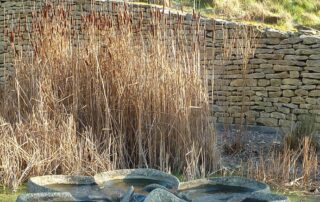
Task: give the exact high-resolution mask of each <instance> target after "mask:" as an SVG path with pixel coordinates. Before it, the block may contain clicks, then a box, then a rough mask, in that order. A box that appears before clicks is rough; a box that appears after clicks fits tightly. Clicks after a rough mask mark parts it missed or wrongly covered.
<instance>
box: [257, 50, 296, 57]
mask: <svg viewBox="0 0 320 202" xmlns="http://www.w3.org/2000/svg"><path fill="white" fill-rule="evenodd" d="M292 50H293V49H292ZM293 54H294V50H293ZM256 57H257V58H261V59H273V60H281V59H282V58H283V57H284V55H283V54H256Z"/></svg>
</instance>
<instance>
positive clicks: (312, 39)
mask: <svg viewBox="0 0 320 202" xmlns="http://www.w3.org/2000/svg"><path fill="white" fill-rule="evenodd" d="M300 38H301V39H302V40H303V42H302V43H303V44H306V45H311V44H318V43H320V37H319V36H308V35H301V36H300Z"/></svg>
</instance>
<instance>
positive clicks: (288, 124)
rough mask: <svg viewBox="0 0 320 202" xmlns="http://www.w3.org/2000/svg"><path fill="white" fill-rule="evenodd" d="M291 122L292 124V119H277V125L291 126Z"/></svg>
mask: <svg viewBox="0 0 320 202" xmlns="http://www.w3.org/2000/svg"><path fill="white" fill-rule="evenodd" d="M292 124H294V122H293V121H289V120H285V119H280V120H279V125H280V126H282V127H291V126H292Z"/></svg>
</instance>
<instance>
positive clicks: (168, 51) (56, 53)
mask: <svg viewBox="0 0 320 202" xmlns="http://www.w3.org/2000/svg"><path fill="white" fill-rule="evenodd" d="M118 9H119V10H118V14H117V15H114V16H112V17H110V16H104V15H102V14H101V13H98V12H91V13H88V14H87V15H83V16H82V18H81V19H80V20H78V21H76V20H75V19H74V18H73V17H72V8H71V7H68V6H64V5H62V4H61V5H60V4H59V5H51V4H49V5H46V6H45V7H44V9H42V10H41V12H38V13H35V14H34V15H33V18H32V22H31V25H32V26H31V27H32V29H31V31H30V33H29V36H30V38H29V45H30V47H31V51H30V52H19V50H18V49H16V51H15V53H16V56H15V65H14V68H15V70H16V73H15V77H14V78H13V79H12V80H11V81H10V82H9V83H8V84H7V85H6V86H4V88H3V89H2V91H1V94H0V97H1V99H0V106H1V107H0V116H1V119H0V165H1V167H0V183H1V184H4V185H6V186H7V187H10V188H13V189H14V188H16V187H17V186H18V185H19V184H21V183H22V182H24V181H25V180H26V179H27V178H28V177H30V176H34V175H44V174H61V173H63V174H73V175H75V174H76V175H79V174H94V173H96V172H99V171H105V170H112V169H121V168H135V167H152V168H157V169H161V170H164V171H168V172H170V171H172V172H178V173H184V175H185V176H186V177H187V178H194V177H200V176H205V175H206V173H207V172H210V171H211V170H213V169H215V167H216V166H217V162H218V160H217V156H218V153H217V151H216V148H215V135H214V132H213V128H212V125H211V123H210V122H209V119H208V114H209V105H208V95H207V91H208V90H207V85H206V83H205V82H203V80H202V79H201V78H202V73H201V72H204V71H202V69H201V68H202V67H201V65H200V64H199V63H198V61H199V58H198V57H199V48H197V46H196V44H195V46H194V47H195V48H194V51H192V52H189V51H188V50H187V49H186V48H185V47H184V43H186V42H185V40H184V38H183V35H179V32H178V33H175V34H171V35H168V33H167V32H166V30H165V29H164V26H163V24H162V23H164V24H165V20H163V18H160V17H159V15H160V13H158V14H159V15H154V17H153V18H154V19H150V21H151V22H153V23H154V24H153V28H155V29H150V32H147V33H145V32H143V33H142V32H141V27H139V26H137V25H133V24H132V21H131V16H130V14H129V12H128V11H127V10H126V7H125V6H124V7H123V8H118ZM155 12H156V11H155ZM75 27H78V28H79V29H74V28H75ZM15 31H16V32H15ZM11 33H14V34H13V35H14V36H15V41H13V38H11V40H12V41H11V42H12V47H13V48H15V43H19V35H20V34H21V33H19V31H17V30H13V31H12V32H11Z"/></svg>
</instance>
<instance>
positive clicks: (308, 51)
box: [295, 48, 320, 55]
mask: <svg viewBox="0 0 320 202" xmlns="http://www.w3.org/2000/svg"><path fill="white" fill-rule="evenodd" d="M295 54H297V55H318V54H320V48H315V49H298V50H296V51H295Z"/></svg>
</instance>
